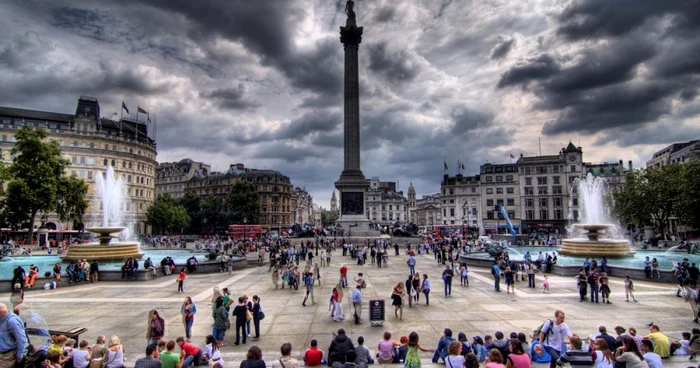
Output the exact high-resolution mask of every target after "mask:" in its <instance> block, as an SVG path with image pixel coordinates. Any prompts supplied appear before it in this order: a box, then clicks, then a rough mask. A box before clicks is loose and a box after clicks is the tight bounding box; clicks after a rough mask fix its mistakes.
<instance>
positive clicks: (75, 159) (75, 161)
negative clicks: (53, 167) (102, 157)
mask: <svg viewBox="0 0 700 368" xmlns="http://www.w3.org/2000/svg"><path fill="white" fill-rule="evenodd" d="M70 162H72V163H74V164H77V163H78V158H77V157H75V156H73V157H71V158H70Z"/></svg>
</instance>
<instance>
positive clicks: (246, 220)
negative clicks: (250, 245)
mask: <svg viewBox="0 0 700 368" xmlns="http://www.w3.org/2000/svg"><path fill="white" fill-rule="evenodd" d="M247 224H248V218H247V217H244V218H243V242H245V241H246V239H247V231H248V229H247V227H248V226H247Z"/></svg>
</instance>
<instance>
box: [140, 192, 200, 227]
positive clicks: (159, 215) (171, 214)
mask: <svg viewBox="0 0 700 368" xmlns="http://www.w3.org/2000/svg"><path fill="white" fill-rule="evenodd" d="M146 218H147V219H148V223H149V224H151V226H153V228H154V229H155V230H156V231H158V232H161V233H167V232H181V231H182V229H183V228H185V227H187V226H189V224H190V217H189V215H188V214H187V210H185V207H183V206H182V205H179V204H177V203H175V200H174V199H173V198H172V197H171V196H170V194H169V193H164V194H161V195H159V196H158V198H157V199H156V200H155V202H153V205H151V206H150V207H148V210H147V211H146Z"/></svg>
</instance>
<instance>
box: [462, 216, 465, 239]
mask: <svg viewBox="0 0 700 368" xmlns="http://www.w3.org/2000/svg"><path fill="white" fill-rule="evenodd" d="M464 238H465V236H464V215H462V239H464Z"/></svg>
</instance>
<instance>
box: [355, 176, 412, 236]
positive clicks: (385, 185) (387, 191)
mask: <svg viewBox="0 0 700 368" xmlns="http://www.w3.org/2000/svg"><path fill="white" fill-rule="evenodd" d="M369 182H370V184H369V189H368V190H367V194H366V197H365V198H367V210H366V215H367V218H368V219H369V220H370V222H371V223H372V224H378V225H380V226H389V227H391V225H393V224H394V223H395V222H396V221H399V222H400V224H402V225H404V224H407V223H408V221H409V219H408V200H406V197H404V195H403V192H397V191H396V182H394V181H380V180H379V178H378V177H373V178H372V179H370V180H369Z"/></svg>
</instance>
